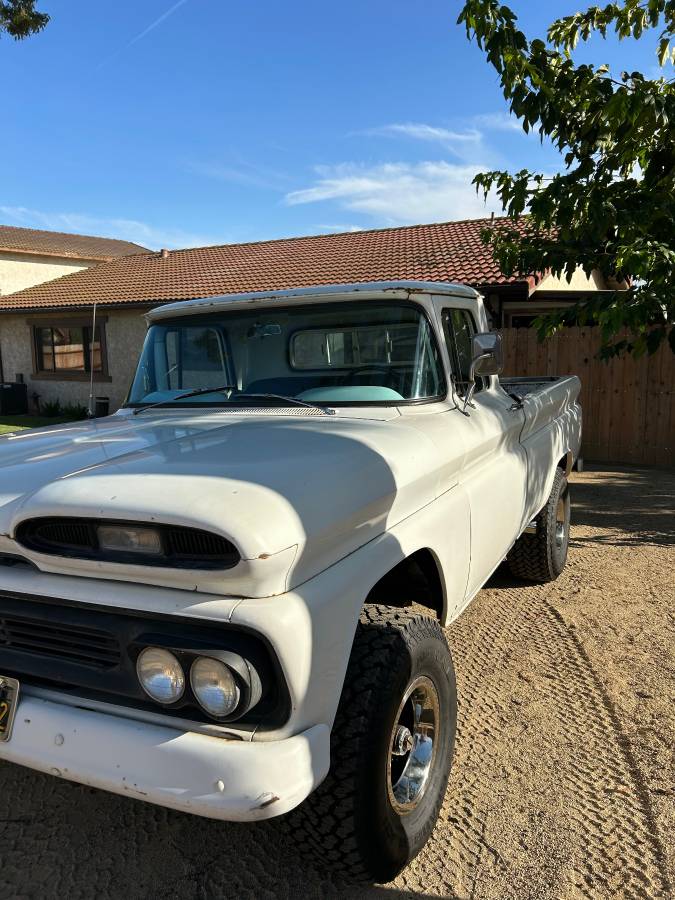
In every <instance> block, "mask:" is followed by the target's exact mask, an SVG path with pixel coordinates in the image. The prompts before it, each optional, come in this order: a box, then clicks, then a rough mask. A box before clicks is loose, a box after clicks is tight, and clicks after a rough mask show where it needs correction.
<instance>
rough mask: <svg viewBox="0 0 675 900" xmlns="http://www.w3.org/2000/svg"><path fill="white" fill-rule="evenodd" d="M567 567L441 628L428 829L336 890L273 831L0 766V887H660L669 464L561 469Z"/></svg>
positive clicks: (593, 891) (517, 893)
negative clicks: (437, 772) (569, 479)
mask: <svg viewBox="0 0 675 900" xmlns="http://www.w3.org/2000/svg"><path fill="white" fill-rule="evenodd" d="M573 482H574V483H573V488H572V502H573V523H574V527H573V531H572V541H571V545H570V557H569V563H568V566H567V568H566V570H565V572H564V574H563V575H562V576H561V578H560V579H559V580H558V581H557V582H555V583H553V584H551V585H548V586H546V587H527V586H521V585H517V584H516V583H515V582H514V581H513V579H510V578H509V576H508V575H506V574H503V573H501V572H500V573H498V574H497V576H495V578H493V579H492V581H491V582H490V584H489V585H488V587H487V588H486V589H485V590H483V591H482V592H481V593H480V595H479V596H478V597H477V598H476V600H475V601H474V602H473V603H472V604H471V606H470V607H469V609H468V610H467V611H466V612H465V613H464V615H463V616H462V617H461V618H460V619H459V620H458V621H457V622H456V623H455V624H453V625H452V627H451V628H450V629H449V631H448V636H449V640H450V643H451V646H452V649H453V652H454V655H455V662H456V666H457V674H458V682H459V685H458V686H459V693H460V698H461V701H460V702H461V706H460V717H459V735H458V744H457V753H456V760H455V766H454V769H453V774H452V776H451V782H450V788H449V790H448V794H447V798H446V802H445V806H444V808H443V811H442V814H441V819H440V821H439V824H438V826H437V829H436V832H435V835H434V838H433V839H432V841H431V843H430V844H429V845H428V847H427V849H426V850H425V852H424V853H423V854H422V855H421V856H420V857H419V858H418V859H417V860H415V862H414V863H413V864H412V865H411V866H410V867H409V869H408V870H406V872H405V873H404V874H403V875H402V876H401V877H400V878H399V879H398V880H397V881H396V882H395V883H394V884H391V885H386V886H383V887H380V888H372V889H367V890H354V889H349V888H347V887H345V886H341V885H336V884H332V883H331V882H329V881H327V880H326V876H325V873H324V872H323V871H322V869H321V864H320V860H316V861H315V862H314V866H315V867H314V866H313V865H311V864H310V863H307V862H302V861H299V860H298V859H297V858H296V857H295V856H294V854H293V852H292V849H291V848H289V846H288V845H287V844H286V843H285V839H284V835H283V825H281V824H280V823H278V822H277V823H275V822H270V823H266V824H265V825H261V826H255V827H250V826H233V825H228V824H222V823H213V822H208V821H206V820H200V819H196V818H193V817H190V816H187V815H183V814H179V813H174V812H168V811H166V810H161V809H158V808H154V807H151V806H149V805H147V804H144V803H142V802H140V801H136V800H130V799H126V798H120V797H114V796H110V795H106V794H103V793H100V792H98V791H95V790H93V789H90V788H84V787H80V786H77V785H72V784H69V783H66V782H63V781H59V780H57V779H55V778H48V777H46V776H41V775H37V774H34V773H32V772H30V771H28V770H24V769H21V768H18V767H15V766H11V765H7V764H5V765H0V842H1V843H0V846H1V848H2V855H1V857H0V858H1V859H2V868H1V869H0V896H1V897H8V898H9V897H11V898H21V897H26V898H27V897H41V898H47V897H68V898H78V897H86V898H90V897H115V898H125V900H127V898H136V897H143V898H150V897H162V898H173V897H176V898H178V897H180V898H211V897H227V898H230V897H231V898H245V897H246V898H248V897H250V898H261V897H270V898H272V897H305V898H306V897H324V896H325V897H348V898H357V897H370V898H384V900H387V898H391V900H394V898H403V897H418V898H419V897H432V896H433V897H436V896H442V897H456V898H464V897H476V898H493V897H494V898H496V897H499V898H509V900H514V898H515V900H520V898H535V897H536V898H551V900H553V898H556V900H558V898H572V897H588V898H594V900H595V898H605V897H607V898H609V897H644V898H648V897H668V896H672V894H673V892H672V886H671V885H672V883H673V880H674V878H675V773H674V759H673V752H674V751H673V747H674V745H675V587H674V584H675V533H674V531H673V528H674V519H675V515H674V509H673V507H674V498H675V473H673V472H664V471H654V470H652V471H647V470H641V469H621V470H612V471H593V472H587V473H584V474H583V475H576V476H574V478H573Z"/></svg>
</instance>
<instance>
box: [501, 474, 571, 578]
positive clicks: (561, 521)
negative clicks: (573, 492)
mask: <svg viewBox="0 0 675 900" xmlns="http://www.w3.org/2000/svg"><path fill="white" fill-rule="evenodd" d="M569 539H570V494H569V485H568V483H567V478H566V476H565V473H564V472H563V471H562V469H556V474H555V478H554V479H553V487H552V488H551V493H550V495H549V498H548V501H547V503H546V506H545V507H544V508H543V509H542V510H541V512H540V513H539V514H538V515H537V516H535V518H534V520H533V521H532V523H531V525H530V529H529V530H528V531H526V532H525V533H524V534H521V536H520V537H519V538H518V540H517V541H516V543H515V544H514V545H513V547H512V548H511V551H510V553H509V555H508V556H507V557H506V560H507V562H508V564H509V568H510V569H511V572H512V573H513V574H514V575H515V576H517V577H518V578H524V579H525V580H526V581H534V582H536V583H537V584H546V583H547V582H549V581H555V579H556V578H557V577H558V575H560V573H561V572H562V570H563V569H564V568H565V563H566V562H567V548H568V545H569Z"/></svg>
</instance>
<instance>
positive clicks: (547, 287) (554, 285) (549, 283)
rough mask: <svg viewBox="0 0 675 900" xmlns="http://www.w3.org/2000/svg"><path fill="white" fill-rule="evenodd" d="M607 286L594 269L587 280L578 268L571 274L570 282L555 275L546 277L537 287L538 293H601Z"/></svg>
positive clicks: (563, 277)
mask: <svg viewBox="0 0 675 900" xmlns="http://www.w3.org/2000/svg"><path fill="white" fill-rule="evenodd" d="M606 287H607V285H606V284H605V280H604V278H603V277H602V274H601V273H600V272H598V271H597V269H594V270H593V272H592V273H591V276H590V278H589V276H588V275H586V273H585V272H584V270H583V269H582V268H581V266H579V267H578V268H576V269H575V270H574V272H573V273H572V280H571V281H568V280H567V278H566V277H565V276H564V275H563V276H562V278H558V277H557V276H556V275H546V276H545V277H544V278H543V279H542V281H541V283H540V284H538V285H537V290H539V291H603V290H605V289H606Z"/></svg>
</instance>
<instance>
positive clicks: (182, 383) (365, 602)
mask: <svg viewBox="0 0 675 900" xmlns="http://www.w3.org/2000/svg"><path fill="white" fill-rule="evenodd" d="M147 318H148V323H149V330H148V334H147V339H146V342H145V346H144V349H143V352H142V355H141V358H140V362H139V365H138V369H137V374H136V376H135V379H134V382H133V385H132V387H131V390H130V393H129V397H128V401H127V403H126V404H125V406H124V407H123V408H122V409H120V410H119V411H118V412H117V413H115V414H114V415H112V416H109V417H107V418H104V419H98V420H93V421H89V422H86V423H79V424H72V425H63V426H57V427H53V428H49V429H44V430H38V431H34V432H27V433H20V434H15V435H9V436H6V437H3V438H0V759H2V760H8V761H11V762H14V763H20V764H21V765H25V766H30V767H31V768H34V769H37V770H39V771H42V772H48V773H53V774H54V775H57V776H61V777H63V778H66V779H71V780H73V781H77V782H81V783H83V784H87V785H93V786H96V787H99V788H103V789H105V790H108V791H114V792H116V793H119V794H126V795H128V796H130V797H136V798H140V799H143V800H145V801H149V802H151V803H157V804H161V805H163V806H168V807H172V808H174V809H178V810H184V811H186V812H191V813H195V814H197V815H200V816H210V817H213V818H216V819H228V820H236V821H252V820H258V819H264V818H268V817H272V816H278V815H281V814H284V813H289V812H290V811H291V810H294V809H295V807H298V809H297V811H295V812H294V813H292V818H291V822H292V824H293V833H295V834H296V835H298V836H299V840H300V842H301V844H303V845H307V846H309V847H314V848H319V851H320V853H321V859H322V861H324V862H325V863H326V864H330V865H333V866H335V867H337V868H339V869H340V870H341V871H342V873H343V874H345V875H348V876H350V877H354V878H360V879H367V880H372V881H379V882H384V881H388V880H389V879H391V878H393V877H394V876H395V875H396V874H397V872H399V871H400V870H401V868H402V867H403V866H405V865H406V864H407V863H408V862H409V861H410V860H411V859H412V858H413V857H414V856H415V854H416V853H418V852H419V850H420V849H421V847H422V846H423V845H424V843H425V842H426V840H427V839H428V837H429V835H430V834H431V830H432V828H433V825H434V822H435V821H436V818H437V816H438V813H439V809H440V806H441V802H442V799H443V796H444V792H445V789H446V783H447V779H448V775H449V772H450V765H451V760H452V751H453V742H454V732H455V719H456V690H455V679H454V673H453V665H452V659H451V655H450V652H449V650H448V647H447V644H446V641H445V637H444V633H443V630H442V629H443V626H446V625H448V623H450V622H451V621H452V620H453V619H455V618H456V617H457V616H458V615H459V614H460V613H461V612H462V610H463V609H464V608H465V606H466V605H467V604H468V603H469V601H470V600H471V599H472V597H473V596H474V595H475V594H476V593H477V591H478V590H479V589H480V588H481V586H482V585H484V584H485V582H486V581H487V579H488V578H489V577H490V575H491V573H492V572H493V571H494V570H495V569H496V568H497V566H499V565H500V563H502V561H503V560H504V559H506V560H507V561H508V562H509V564H510V566H511V569H512V571H513V572H514V573H515V574H516V575H518V576H522V577H523V578H526V579H530V580H531V581H540V582H544V581H548V580H551V579H554V578H556V577H557V576H558V575H559V574H560V572H561V570H562V568H563V566H564V564H565V560H566V556H567V543H568V534H569V513H570V506H569V496H568V488H567V476H568V474H569V472H570V470H571V468H572V464H573V462H574V460H575V458H576V456H577V454H578V451H579V444H580V433H581V410H580V407H579V405H578V403H577V396H578V393H579V387H580V385H579V380H578V379H577V378H575V377H568V378H548V379H547V378H542V379H540V380H538V381H533V382H528V381H523V380H518V379H514V380H512V381H507V382H503V381H502V382H501V383H500V381H499V378H498V373H499V371H500V368H501V344H500V337H499V335H496V334H492V333H489V332H488V325H487V319H486V315H485V312H484V309H483V304H482V301H481V297H480V295H479V294H477V293H476V291H474V290H472V289H470V288H467V287H463V286H460V285H449V284H425V283H417V282H395V283H373V284H353V285H339V286H334V287H320V288H311V289H302V290H290V291H282V292H276V293H258V294H247V295H240V296H224V297H215V298H210V299H204V300H195V301H189V302H184V303H177V304H172V305H168V306H163V307H161V308H159V309H156V310H154V311H153V312H151V313H149V315H148V317H147Z"/></svg>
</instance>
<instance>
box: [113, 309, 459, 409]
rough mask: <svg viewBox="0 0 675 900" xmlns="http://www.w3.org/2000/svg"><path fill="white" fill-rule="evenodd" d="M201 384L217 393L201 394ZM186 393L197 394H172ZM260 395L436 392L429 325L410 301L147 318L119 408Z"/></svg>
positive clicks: (374, 400)
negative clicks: (124, 399) (130, 381)
mask: <svg viewBox="0 0 675 900" xmlns="http://www.w3.org/2000/svg"><path fill="white" fill-rule="evenodd" d="M210 387H212V388H214V389H215V388H218V389H219V391H218V393H216V392H215V391H214V393H212V394H209V393H203V390H204V389H205V388H210ZM223 388H225V390H222V389H223ZM190 391H199V392H200V393H199V394H198V395H196V396H192V397H184V398H182V399H179V395H180V394H185V393H188V392H190ZM244 394H246V395H253V394H255V395H258V396H257V397H255V398H252V397H250V396H248V397H244V396H243V395H244ZM263 394H268V395H272V394H276V395H281V396H283V397H292V398H297V399H298V400H303V401H307V402H308V403H314V404H317V405H322V404H325V405H332V406H340V405H345V404H368V405H370V404H381V403H384V404H390V405H392V404H396V403H400V402H405V401H410V400H428V399H432V398H435V397H439V396H441V395H444V394H445V378H444V375H443V369H442V366H441V362H440V358H439V354H438V348H437V345H436V340H435V337H434V335H433V332H432V330H431V327H430V325H429V323H428V321H427V319H426V317H425V315H424V313H423V312H422V310H421V309H420V308H419V307H418V306H415V305H414V304H411V303H402V302H401V303H393V304H392V303H387V304H384V303H374V302H361V303H358V302H357V303H332V304H325V305H316V306H314V305H310V304H305V305H302V306H293V307H285V308H284V307H281V308H279V309H274V308H270V307H265V308H264V309H259V310H252V311H251V310H246V311H233V312H225V313H219V314H209V315H207V316H195V317H189V318H187V317H183V318H179V319H176V320H174V321H168V322H166V323H162V324H156V325H152V326H151V328H150V329H149V331H148V334H147V337H146V340H145V345H144V347H143V353H142V355H141V359H140V362H139V364H138V369H137V371H136V375H135V378H134V381H133V385H132V387H131V391H130V394H129V399H128V403H127V405H130V406H138V405H143V404H152V403H161V404H162V405H173V404H174V403H175V405H176V406H178V405H180V406H188V405H189V406H199V405H201V406H216V405H234V404H237V403H243V402H246V404H247V405H250V404H251V402H252V401H254V402H255V403H256V405H258V404H264V403H265V402H269V403H270V404H271V403H272V402H275V401H273V399H272V398H271V397H270V398H268V399H267V401H266V399H265V398H264V397H261V396H260V395H263ZM276 405H278V397H277V400H276Z"/></svg>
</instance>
